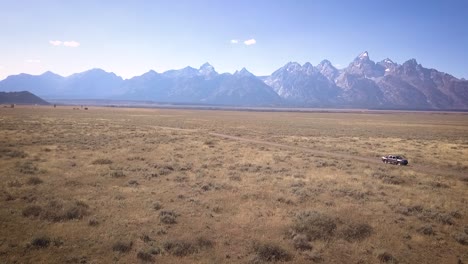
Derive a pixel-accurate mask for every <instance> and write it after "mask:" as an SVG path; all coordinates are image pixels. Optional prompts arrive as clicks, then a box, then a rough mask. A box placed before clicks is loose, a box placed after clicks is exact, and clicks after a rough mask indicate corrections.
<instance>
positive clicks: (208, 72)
mask: <svg viewBox="0 0 468 264" xmlns="http://www.w3.org/2000/svg"><path fill="white" fill-rule="evenodd" d="M198 72H199V73H200V75H203V76H205V77H213V76H215V75H217V74H218V73H217V72H216V70H215V68H214V67H213V66H212V65H211V64H209V63H208V62H206V63H204V64H203V65H202V66H200V69H199V70H198Z"/></svg>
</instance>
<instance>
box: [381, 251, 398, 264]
mask: <svg viewBox="0 0 468 264" xmlns="http://www.w3.org/2000/svg"><path fill="white" fill-rule="evenodd" d="M376 255H377V259H378V260H379V262H381V263H390V264H397V263H398V260H397V259H396V258H395V257H394V256H393V255H392V254H390V253H389V252H387V251H385V250H379V251H377V252H376Z"/></svg>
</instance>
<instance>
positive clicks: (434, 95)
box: [0, 52, 468, 109]
mask: <svg viewBox="0 0 468 264" xmlns="http://www.w3.org/2000/svg"><path fill="white" fill-rule="evenodd" d="M25 90H27V91H30V92H32V93H34V94H36V95H39V96H41V97H43V98H56V99H118V100H145V101H155V102H167V103H190V104H217V105H235V106H237V105H238V106H272V107H275V106H279V107H281V106H294V107H340V108H341V107H350V108H391V109H468V81H466V80H464V79H458V78H456V77H454V76H452V75H450V74H447V73H443V72H439V71H437V70H435V69H428V68H424V67H423V66H422V65H421V64H418V63H417V61H416V60H415V59H411V60H408V61H406V62H404V63H403V64H398V63H395V62H393V61H392V60H391V59H384V60H383V61H380V62H374V61H372V60H371V59H370V57H369V54H368V52H363V53H361V54H360V55H359V56H357V57H356V58H355V59H354V60H353V61H352V62H351V63H350V64H349V65H348V66H347V67H346V68H344V69H337V68H335V67H334V66H333V64H332V63H331V62H330V61H328V60H323V61H322V62H320V63H319V64H318V65H316V66H313V65H312V64H310V63H305V64H303V65H300V64H299V63H297V62H289V63H287V64H286V65H284V66H283V67H281V68H279V69H278V70H276V71H275V72H273V73H272V74H271V75H270V76H255V75H253V74H252V73H250V72H249V71H248V70H247V69H245V68H243V69H242V70H240V71H236V72H235V73H234V74H230V73H222V74H220V73H218V72H216V70H215V69H214V67H213V66H211V65H210V64H208V63H205V64H203V65H202V66H201V67H200V68H199V69H195V68H192V67H186V68H183V69H180V70H170V71H166V72H163V73H157V72H155V71H152V70H151V71H149V72H147V73H144V74H143V75H141V76H136V77H133V78H131V79H126V80H124V79H122V78H121V77H119V76H117V75H115V74H114V73H109V72H105V71H104V70H101V69H92V70H89V71H85V72H82V73H76V74H73V75H71V76H68V77H62V76H60V75H57V74H54V73H52V72H46V73H44V74H42V75H29V74H19V75H12V76H8V77H7V78H6V79H4V80H3V81H0V91H25Z"/></svg>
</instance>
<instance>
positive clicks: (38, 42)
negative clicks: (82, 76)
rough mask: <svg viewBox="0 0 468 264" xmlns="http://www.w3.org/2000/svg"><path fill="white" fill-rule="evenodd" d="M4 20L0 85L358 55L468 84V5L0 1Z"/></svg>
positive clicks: (258, 69)
mask: <svg viewBox="0 0 468 264" xmlns="http://www.w3.org/2000/svg"><path fill="white" fill-rule="evenodd" d="M0 21H1V26H0V79H4V78H5V77H6V76H8V75H12V74H18V73H21V72H24V73H31V74H41V73H43V72H45V71H48V70H51V71H53V72H55V73H58V74H61V75H64V76H67V75H70V74H72V73H75V72H82V71H85V70H88V69H91V68H102V69H104V70H106V71H112V72H115V73H116V74H118V75H121V76H122V77H124V78H130V77H133V76H136V75H141V74H142V73H144V72H147V71H148V70H150V69H153V70H156V71H157V72H163V71H166V70H169V69H179V68H183V67H185V66H188V65H190V66H192V67H196V68H198V67H199V66H200V65H202V64H203V63H205V62H209V63H211V64H212V65H213V66H214V67H215V68H216V70H217V71H218V72H234V71H235V70H238V69H241V68H242V67H246V68H247V69H248V70H250V71H251V72H253V73H254V74H256V75H268V74H271V73H272V72H273V71H274V70H276V69H277V68H279V67H281V66H283V65H284V64H286V63H287V62H289V61H297V62H299V63H301V64H302V63H305V62H311V63H312V64H314V65H316V64H318V63H319V62H320V61H321V60H323V59H329V60H330V61H331V62H332V63H333V64H334V65H336V66H337V67H338V68H342V67H345V66H347V65H348V64H349V63H350V62H351V61H352V60H353V59H354V58H355V57H356V56H357V55H359V54H360V53H361V52H362V51H368V52H369V55H370V58H371V59H372V60H374V61H380V60H383V59H385V58H387V57H389V58H390V59H392V60H394V61H396V62H398V63H403V62H404V61H406V60H408V59H410V58H416V59H417V60H418V62H419V63H421V64H422V65H423V66H425V67H428V68H436V69H438V70H441V71H445V72H448V73H450V74H453V75H455V76H456V77H464V78H468V51H467V49H468V1H466V0H460V1H457V0H447V1H442V0H440V1H431V0H427V1H400V0H396V1H388V0H387V1H378V0H368V1H364V0H362V1H361V0H355V1H346V0H341V1H336V0H327V1H320V0H309V1H301V0H297V1H282V0H269V1H254V0H252V1H243V0H240V1H228V0H219V1H204V0H188V1H177V0H173V1H156V0H155V1H138V0H135V1H120V0H107V1H106V0H102V1H97V0H96V1H91V0H81V1H64V0H41V1H35V0H29V1H26V0H10V1H9V0H0ZM233 40H236V41H237V43H234V42H236V41H233ZM253 40H255V41H253ZM245 41H247V42H245ZM246 43H247V44H250V45H246Z"/></svg>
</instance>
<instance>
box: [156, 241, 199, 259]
mask: <svg viewBox="0 0 468 264" xmlns="http://www.w3.org/2000/svg"><path fill="white" fill-rule="evenodd" d="M162 247H163V249H164V250H165V251H166V252H167V253H169V254H171V255H174V256H178V257H183V256H187V255H190V254H194V253H196V252H198V249H197V247H196V246H195V245H194V244H192V243H190V242H188V241H182V240H170V241H166V242H164V243H163V245H162Z"/></svg>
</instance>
